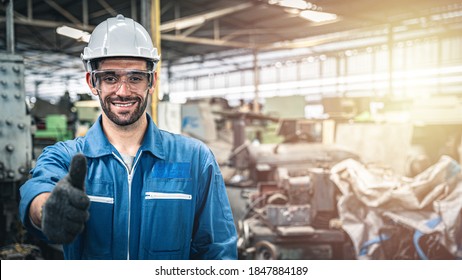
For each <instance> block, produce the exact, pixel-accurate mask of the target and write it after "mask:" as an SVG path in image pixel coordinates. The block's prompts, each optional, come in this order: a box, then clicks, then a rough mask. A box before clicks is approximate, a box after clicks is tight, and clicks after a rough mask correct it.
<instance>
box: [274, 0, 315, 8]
mask: <svg viewBox="0 0 462 280" xmlns="http://www.w3.org/2000/svg"><path fill="white" fill-rule="evenodd" d="M278 4H279V5H280V6H283V7H286V8H293V9H300V10H305V9H306V8H308V3H306V1H305V0H282V1H279V3H278Z"/></svg>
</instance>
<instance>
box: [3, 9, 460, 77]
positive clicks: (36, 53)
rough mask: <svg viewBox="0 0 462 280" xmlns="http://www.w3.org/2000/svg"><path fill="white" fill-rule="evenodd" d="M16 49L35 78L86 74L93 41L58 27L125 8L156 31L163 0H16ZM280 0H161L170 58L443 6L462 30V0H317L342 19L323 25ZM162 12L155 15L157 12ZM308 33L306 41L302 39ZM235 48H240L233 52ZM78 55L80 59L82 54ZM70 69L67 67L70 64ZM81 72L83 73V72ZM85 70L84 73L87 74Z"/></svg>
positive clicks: (333, 33)
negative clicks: (85, 54)
mask: <svg viewBox="0 0 462 280" xmlns="http://www.w3.org/2000/svg"><path fill="white" fill-rule="evenodd" d="M9 1H11V0H1V3H2V4H0V30H1V31H0V51H5V52H8V44H7V41H8V40H7V39H8V36H10V35H9V34H7V32H5V30H7V23H8V13H7V9H6V7H7V4H8V3H9ZM13 2H14V6H13V10H14V12H13V22H14V52H15V53H16V54H19V55H23V56H24V57H25V64H26V69H27V71H26V75H29V76H34V77H35V78H33V79H32V78H31V77H29V78H28V79H29V81H30V82H32V81H33V82H35V83H36V84H40V83H41V82H42V80H45V79H47V78H50V77H55V76H56V75H58V76H61V78H62V79H64V80H69V79H74V78H75V76H76V75H77V77H79V76H78V75H80V77H82V74H81V72H82V71H83V68H82V65H81V64H80V63H79V62H78V57H79V56H80V53H81V51H82V49H83V48H84V46H85V44H86V43H85V42H82V41H80V42H79V41H77V40H75V39H72V38H68V37H64V36H62V35H59V34H57V33H56V28H57V27H60V26H63V25H65V26H70V27H74V28H78V29H81V30H85V31H87V32H91V31H92V29H93V28H94V27H95V26H96V25H97V24H98V23H100V22H101V21H103V20H105V19H106V18H108V17H111V16H115V15H117V14H123V15H125V16H127V17H132V18H134V19H136V20H138V21H140V22H141V23H142V24H144V25H145V26H147V28H148V29H149V30H151V28H150V27H151V26H150V25H151V22H152V20H151V14H154V13H151V11H153V10H154V9H153V8H152V5H154V3H155V1H154V0H153V1H147V0H146V1H140V0H131V1H130V0H95V1H89V0H80V1H75V0H16V1H13ZM277 2H281V1H272V0H218V1H217V0H174V1H160V10H158V12H159V14H160V32H161V55H162V63H163V65H164V66H165V65H170V66H172V65H177V64H181V63H185V61H191V59H189V60H188V58H192V60H200V59H206V57H207V55H209V54H211V53H217V52H224V51H225V52H226V51H230V52H231V55H233V54H235V55H240V54H242V53H252V52H254V51H258V52H265V51H271V50H278V49H295V48H300V47H305V48H306V47H314V46H318V45H322V44H327V43H332V42H339V41H342V40H343V41H345V40H349V39H351V38H353V37H356V38H360V37H361V36H365V35H364V34H367V32H366V31H368V30H372V29H374V30H380V29H387V28H390V27H393V26H399V25H402V23H403V22H405V21H406V20H410V19H418V21H417V23H416V24H414V25H416V26H417V27H416V26H413V25H412V24H409V25H407V27H406V28H408V29H409V28H430V27H431V24H432V22H431V21H430V20H429V17H430V16H432V15H434V14H436V13H451V12H453V13H459V15H458V16H457V17H454V18H457V19H456V20H452V21H447V22H446V21H441V22H440V23H439V24H440V27H442V28H443V29H444V32H447V33H455V32H459V33H460V32H461V29H462V27H461V25H462V17H461V16H460V13H461V11H462V2H461V1H456V0H387V1H372V0H348V1H345V0H317V1H315V0H313V1H311V2H309V4H310V7H311V9H314V10H317V11H322V12H328V13H333V14H336V15H337V16H338V20H336V21H333V22H330V23H328V24H318V23H314V22H310V21H307V20H305V19H303V18H301V17H299V16H297V15H294V14H293V13H291V12H290V10H288V9H287V8H284V7H282V6H280V5H276V3H277ZM153 17H154V16H153ZM301 39H303V40H301ZM233 51H235V52H233ZM76 58H77V59H76ZM65 69H67V70H65ZM79 72H80V74H76V73H79ZM80 77H79V78H80Z"/></svg>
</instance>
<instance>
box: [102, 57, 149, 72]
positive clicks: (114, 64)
mask: <svg viewBox="0 0 462 280" xmlns="http://www.w3.org/2000/svg"><path fill="white" fill-rule="evenodd" d="M98 68H99V69H100V70H104V69H137V70H147V65H146V60H144V59H139V58H126V57H120V58H106V59H104V60H101V61H100V64H99V67H98Z"/></svg>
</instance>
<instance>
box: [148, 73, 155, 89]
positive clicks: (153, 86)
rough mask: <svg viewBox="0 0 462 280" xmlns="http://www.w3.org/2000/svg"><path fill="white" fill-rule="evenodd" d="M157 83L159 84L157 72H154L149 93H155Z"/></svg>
mask: <svg viewBox="0 0 462 280" xmlns="http://www.w3.org/2000/svg"><path fill="white" fill-rule="evenodd" d="M156 84H157V72H154V74H153V75H152V85H151V87H150V88H149V94H153V93H154V91H155V90H156Z"/></svg>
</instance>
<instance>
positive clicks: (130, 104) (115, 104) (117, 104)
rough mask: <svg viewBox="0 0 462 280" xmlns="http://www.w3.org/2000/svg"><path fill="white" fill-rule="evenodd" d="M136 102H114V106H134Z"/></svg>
mask: <svg viewBox="0 0 462 280" xmlns="http://www.w3.org/2000/svg"><path fill="white" fill-rule="evenodd" d="M133 104H135V103H128V104H119V103H114V106H116V107H129V106H132V105H133Z"/></svg>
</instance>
